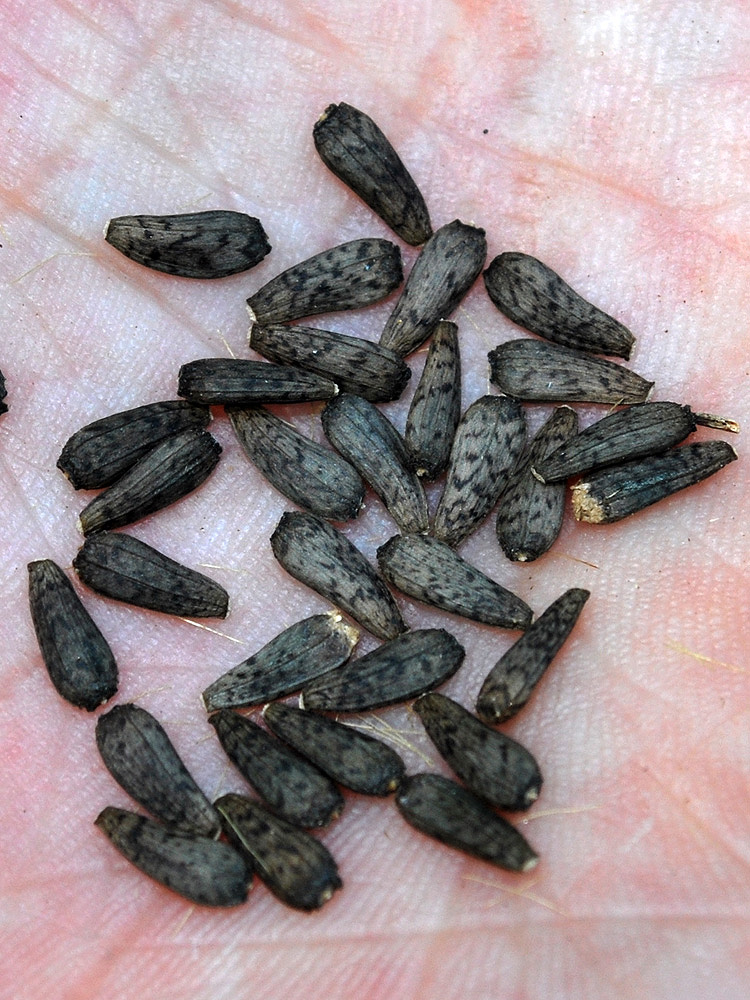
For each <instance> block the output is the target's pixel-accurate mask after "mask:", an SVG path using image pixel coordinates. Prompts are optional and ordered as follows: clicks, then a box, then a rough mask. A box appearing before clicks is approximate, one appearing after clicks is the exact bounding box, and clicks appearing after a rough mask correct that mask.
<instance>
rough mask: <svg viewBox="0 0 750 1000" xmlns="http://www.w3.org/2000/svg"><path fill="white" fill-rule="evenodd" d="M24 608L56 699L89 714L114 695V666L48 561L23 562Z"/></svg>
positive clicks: (87, 617) (91, 624) (70, 589)
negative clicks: (25, 564) (26, 580)
mask: <svg viewBox="0 0 750 1000" xmlns="http://www.w3.org/2000/svg"><path fill="white" fill-rule="evenodd" d="M28 569H29V607H30V610H31V620H32V622H33V624H34V631H35V632H36V637H37V641H38V643H39V649H40V651H41V654H42V659H43V660H44V665H45V667H46V668H47V673H48V674H49V677H50V680H51V681H52V683H53V684H54V686H55V688H56V689H57V692H58V694H60V696H61V697H63V698H64V699H65V700H66V701H69V702H70V703H71V705H75V706H76V707H77V708H85V709H86V710H87V711H89V712H93V711H94V709H95V708H98V707H99V706H100V705H102V704H103V703H104V702H105V701H108V700H109V699H110V698H111V697H112V695H113V694H114V693H115V692H116V691H117V664H116V663H115V658H114V656H113V655H112V650H111V649H110V648H109V646H108V645H107V641H106V639H105V638H104V636H103V635H102V633H101V632H100V631H99V629H98V628H97V626H96V625H95V624H94V621H93V619H92V618H91V616H90V615H89V613H88V611H87V610H86V609H85V608H84V606H83V604H82V603H81V601H80V598H79V597H78V595H77V594H76V592H75V590H73V586H72V584H71V583H70V581H69V580H68V578H67V577H66V575H65V574H64V573H63V571H62V570H61V569H60V567H59V566H58V565H57V563H54V562H53V561H52V560H51V559H39V560H37V561H36V562H31V563H29V567H28Z"/></svg>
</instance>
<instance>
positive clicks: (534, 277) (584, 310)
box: [484, 252, 635, 360]
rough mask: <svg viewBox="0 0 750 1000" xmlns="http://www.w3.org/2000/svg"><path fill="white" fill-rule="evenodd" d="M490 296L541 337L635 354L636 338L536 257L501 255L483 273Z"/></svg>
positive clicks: (621, 355) (604, 351)
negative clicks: (633, 351) (633, 352)
mask: <svg viewBox="0 0 750 1000" xmlns="http://www.w3.org/2000/svg"><path fill="white" fill-rule="evenodd" d="M484 283H485V286H486V288H487V294H488V295H489V297H490V298H491V299H492V301H493V302H494V303H495V305H496V306H497V308H498V309H499V310H500V312H501V313H503V314H504V315H505V316H507V317H508V319H512V320H513V322H514V323H518V325H519V326H523V327H525V328H526V329H527V330H531V332H532V333H535V334H537V336H539V337H544V338H545V339H547V340H551V341H553V342H554V343H555V344H563V345H564V346H565V347H575V348H577V349H578V350H580V351H592V352H593V353H594V354H614V355H615V356H616V357H619V358H625V359H626V360H627V359H628V358H629V357H630V354H631V351H632V350H633V345H634V344H635V337H634V336H633V334H632V333H631V332H630V330H628V329H627V327H625V326H623V325H622V323H618V321H617V320H616V319H613V318H612V316H608V315H607V313H605V312H602V310H601V309H597V307H596V306H594V305H592V304H591V303H590V302H587V301H586V299H584V298H582V297H581V296H580V295H579V294H578V292H574V291H573V289H572V288H571V287H570V285H568V284H566V283H565V282H564V281H563V279H562V278H561V277H560V275H559V274H557V273H556V272H555V271H553V270H552V268H551V267H547V265H546V264H543V263H542V262H541V261H540V260H537V259H536V257H530V256H529V255H528V254H526V253H516V252H513V253H501V254H500V255H499V256H498V257H495V259H494V260H493V261H492V263H491V264H490V266H489V267H488V268H487V270H486V271H485V272H484Z"/></svg>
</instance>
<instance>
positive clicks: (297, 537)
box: [271, 512, 406, 639]
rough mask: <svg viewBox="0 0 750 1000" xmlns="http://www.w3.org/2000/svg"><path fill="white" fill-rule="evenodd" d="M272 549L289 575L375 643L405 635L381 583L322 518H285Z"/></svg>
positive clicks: (307, 515) (280, 524)
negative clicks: (369, 634)
mask: <svg viewBox="0 0 750 1000" xmlns="http://www.w3.org/2000/svg"><path fill="white" fill-rule="evenodd" d="M271 548H272V549H273V554H274V556H275V557H276V559H277V560H278V561H279V562H280V563H281V565H282V566H283V567H284V569H285V570H286V571H287V573H290V574H291V575H292V576H293V577H294V578H295V579H296V580H299V581H300V582H301V583H304V584H305V585H306V586H308V587H311V588H312V589H313V590H315V591H317V592H318V593H319V594H322V596H323V597H325V598H327V599H328V600H329V601H331V602H332V603H333V604H335V605H336V606H337V607H340V608H342V609H343V610H344V611H346V612H347V614H350V615H351V616H352V618H354V620H355V621H357V622H359V624H360V625H362V626H363V627H364V628H366V629H367V630H368V632H372V634H373V635H376V636H377V637H378V638H379V639H393V638H394V637H395V636H397V635H398V634H399V633H400V632H404V631H406V625H405V624H404V622H403V619H402V618H401V614H400V612H399V610H398V607H397V606H396V602H395V601H394V599H393V597H392V595H391V592H390V591H389V590H388V588H387V587H386V585H385V583H384V582H383V581H382V580H381V578H380V577H379V576H378V574H377V573H376V572H375V570H374V569H373V567H372V566H371V565H370V564H369V562H368V561H367V560H366V559H365V557H364V556H363V555H362V553H361V552H360V551H359V550H358V549H356V548H355V547H354V546H353V545H352V543H351V542H350V541H349V539H348V538H346V537H345V536H344V535H342V534H341V532H340V531H337V530H336V529H335V528H334V527H332V526H331V525H330V524H328V523H327V522H326V521H324V520H323V519H322V518H320V517H316V515H315V514H301V513H296V512H293V513H289V512H288V513H286V514H284V515H283V516H282V518H281V520H280V521H279V523H278V525H277V527H276V530H275V531H274V533H273V535H271Z"/></svg>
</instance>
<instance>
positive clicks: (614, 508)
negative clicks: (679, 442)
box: [573, 441, 737, 524]
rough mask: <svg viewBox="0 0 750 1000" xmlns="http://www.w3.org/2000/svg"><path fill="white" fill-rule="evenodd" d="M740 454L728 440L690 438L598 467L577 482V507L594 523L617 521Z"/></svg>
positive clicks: (577, 511) (579, 513) (580, 514)
mask: <svg viewBox="0 0 750 1000" xmlns="http://www.w3.org/2000/svg"><path fill="white" fill-rule="evenodd" d="M736 458H737V452H736V451H735V450H734V448H733V447H732V446H731V445H729V444H727V443H726V441H700V442H698V443H697V444H686V445H683V446H682V447H681V448H675V449H674V451H670V452H667V454H666V455H652V456H650V457H649V458H643V459H640V460H638V461H635V462H626V463H625V464H624V465H616V466H613V467H612V468H611V469H602V470H601V471H600V472H595V473H592V474H591V475H590V476H588V477H587V478H586V479H584V480H581V481H580V482H579V483H576V485H575V486H574V487H573V513H574V514H575V516H576V518H577V519H578V520H579V521H588V522H589V524H611V523H612V522H613V521H620V520H622V518H623V517H629V516H630V515H631V514H637V513H638V511H640V510H643V509H644V508H645V507H650V506H651V504H654V503H657V502H658V501H659V500H664V498H665V497H668V496H671V495H672V494H673V493H677V492H678V491H679V490H684V489H686V488H687V487H688V486H694V485H695V483H699V482H700V481H701V480H702V479H706V478H707V477H708V476H712V475H713V474H714V473H715V472H718V471H719V469H723V468H724V466H725V465H728V464H729V463H730V462H733V461H734V460H735V459H736Z"/></svg>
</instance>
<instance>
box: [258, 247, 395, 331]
mask: <svg viewBox="0 0 750 1000" xmlns="http://www.w3.org/2000/svg"><path fill="white" fill-rule="evenodd" d="M403 280H404V273H403V270H402V267H401V251H400V250H399V248H398V247H397V246H396V245H395V244H394V243H389V241H388V240H379V239H362V240H352V241H351V242H350V243H341V244H339V245H338V246H335V247H331V249H330V250H324V251H323V252H322V253H318V254H315V255H314V256H312V257H308V258H307V260H303V261H300V263H299V264H295V265H294V266H293V267H290V268H288V269H287V270H286V271H282V273H281V274H279V275H277V276H276V277H275V278H272V279H271V280H270V281H269V282H268V283H267V284H265V285H263V287H262V288H259V289H258V291H257V292H255V293H254V294H253V295H251V296H250V298H249V299H248V300H247V310H248V312H249V313H250V319H251V320H252V321H253V322H258V323H260V324H261V325H262V326H265V325H267V324H269V323H290V322H292V321H293V320H295V319H302V317H303V316H316V315H318V314H319V313H328V312H338V311H339V310H342V309H362V308H363V307H364V306H369V305H372V304H373V303H374V302H380V300H381V299H384V298H386V297H387V296H389V295H390V294H391V292H392V291H394V290H395V289H396V288H398V286H399V285H400V284H401V282H402V281H403Z"/></svg>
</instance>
